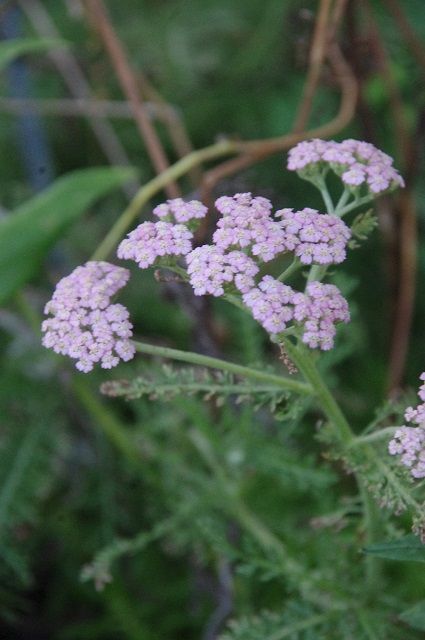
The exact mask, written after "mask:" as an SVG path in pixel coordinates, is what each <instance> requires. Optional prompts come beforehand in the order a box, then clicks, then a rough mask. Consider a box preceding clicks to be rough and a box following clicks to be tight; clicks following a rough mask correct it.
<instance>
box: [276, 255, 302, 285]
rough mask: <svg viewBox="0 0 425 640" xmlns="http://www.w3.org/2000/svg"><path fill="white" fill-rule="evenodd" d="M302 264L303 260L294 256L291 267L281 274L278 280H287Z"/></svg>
mask: <svg viewBox="0 0 425 640" xmlns="http://www.w3.org/2000/svg"><path fill="white" fill-rule="evenodd" d="M302 266H303V265H302V264H301V262H300V261H299V260H298V259H297V258H294V259H293V261H292V262H291V264H290V265H289V267H288V268H287V269H285V271H283V272H282V273H281V274H280V276H279V277H278V280H280V282H285V280H287V279H288V278H289V277H290V276H292V274H293V273H295V272H296V271H298V269H300V268H301V267H302Z"/></svg>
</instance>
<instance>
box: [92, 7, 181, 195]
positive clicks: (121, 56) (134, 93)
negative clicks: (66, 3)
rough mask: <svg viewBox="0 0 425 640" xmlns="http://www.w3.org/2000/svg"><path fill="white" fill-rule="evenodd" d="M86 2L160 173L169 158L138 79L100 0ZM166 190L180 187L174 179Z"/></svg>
mask: <svg viewBox="0 0 425 640" xmlns="http://www.w3.org/2000/svg"><path fill="white" fill-rule="evenodd" d="M85 4H86V6H87V8H88V10H89V12H90V15H91V17H92V23H93V25H94V26H95V28H96V30H97V31H98V33H99V35H100V37H101V39H102V42H103V45H104V47H105V49H106V51H107V53H108V55H109V58H110V60H111V63H112V66H113V68H114V70H115V73H116V75H117V78H118V80H119V83H120V85H121V88H122V90H123V92H124V94H125V96H126V97H127V99H128V101H129V103H130V104H131V107H132V109H133V114H134V120H135V123H136V125H137V128H138V130H139V133H140V135H141V137H142V140H143V141H144V144H145V145H146V150H147V152H148V155H149V157H150V159H151V162H152V165H153V167H154V169H155V171H156V172H157V173H162V172H163V171H165V170H166V169H167V168H168V167H169V162H168V160H167V157H166V155H165V152H164V149H163V147H162V144H161V141H160V139H159V137H158V134H157V133H156V131H155V129H154V127H153V126H152V124H151V122H150V120H149V118H148V116H147V115H146V111H145V110H144V109H143V101H142V98H141V96H140V92H139V90H138V87H137V80H136V78H135V76H134V73H133V70H132V68H131V65H130V63H129V61H128V59H127V53H126V51H125V49H124V45H123V44H122V42H121V40H120V39H119V37H118V35H117V33H116V31H115V29H114V27H113V25H112V22H111V20H110V19H109V16H108V13H107V10H106V8H105V6H104V4H103V2H102V0H85ZM165 190H166V192H167V195H168V196H169V197H170V198H176V197H178V196H179V195H180V189H179V187H178V185H177V183H176V182H174V181H173V182H171V183H169V184H168V185H166V187H165Z"/></svg>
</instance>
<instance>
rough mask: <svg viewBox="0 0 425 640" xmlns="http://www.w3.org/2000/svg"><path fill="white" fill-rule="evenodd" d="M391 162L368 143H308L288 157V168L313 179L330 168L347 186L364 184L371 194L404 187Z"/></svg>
mask: <svg viewBox="0 0 425 640" xmlns="http://www.w3.org/2000/svg"><path fill="white" fill-rule="evenodd" d="M392 164H393V159H392V158H391V157H390V156H389V155H387V154H386V153H384V152H383V151H380V150H379V149H377V148H376V147H375V146H374V145H373V144H370V143H369V142H361V141H360V140H352V139H349V140H344V141H343V142H335V141H333V140H329V141H326V140H317V139H316V140H309V141H305V142H300V143H299V144H297V145H296V146H295V147H293V149H291V150H290V151H289V154H288V169H289V170H290V171H298V172H300V175H301V176H304V177H312V176H314V175H315V174H318V173H320V172H321V171H323V170H324V169H326V168H327V167H330V168H331V169H332V170H333V171H334V172H335V173H337V174H338V175H339V176H340V177H341V179H342V181H343V183H344V184H345V185H347V186H348V187H352V188H356V187H360V186H361V185H364V186H365V187H366V189H367V190H368V191H369V192H370V193H372V194H379V193H382V192H384V191H388V190H390V189H394V188H396V187H403V186H404V180H403V178H402V177H401V176H400V174H399V173H398V171H397V170H396V169H395V168H394V167H393V166H392Z"/></svg>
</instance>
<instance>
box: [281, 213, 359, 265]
mask: <svg viewBox="0 0 425 640" xmlns="http://www.w3.org/2000/svg"><path fill="white" fill-rule="evenodd" d="M276 216H277V217H281V218H282V222H281V226H282V228H283V230H284V232H285V246H286V249H288V251H294V252H295V255H296V256H297V257H298V258H299V259H300V261H301V262H302V263H303V264H311V263H313V262H314V263H317V264H339V263H340V262H342V261H343V260H345V257H346V252H345V247H346V245H347V242H348V240H349V239H350V237H351V231H350V229H349V228H348V227H347V225H346V224H345V223H344V222H343V221H342V220H341V219H340V218H337V217H336V216H330V215H328V214H324V213H319V212H318V211H316V209H308V208H307V209H302V210H301V211H294V210H293V209H281V210H280V211H276Z"/></svg>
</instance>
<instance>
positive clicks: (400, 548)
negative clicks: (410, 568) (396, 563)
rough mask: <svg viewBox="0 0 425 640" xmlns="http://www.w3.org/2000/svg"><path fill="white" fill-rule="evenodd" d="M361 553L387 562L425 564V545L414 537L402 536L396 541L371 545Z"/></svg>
mask: <svg viewBox="0 0 425 640" xmlns="http://www.w3.org/2000/svg"><path fill="white" fill-rule="evenodd" d="M363 551H364V552H365V553H368V554H370V555H373V556H376V557H378V558H385V559H387V560H402V561H403V560H404V561H406V560H409V561H414V562H425V545H424V544H423V543H422V542H421V541H420V539H419V538H418V537H416V536H414V535H408V536H404V537H403V538H399V539H398V540H389V541H388V542H380V543H377V544H371V545H369V546H368V547H366V548H365V549H363Z"/></svg>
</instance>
